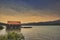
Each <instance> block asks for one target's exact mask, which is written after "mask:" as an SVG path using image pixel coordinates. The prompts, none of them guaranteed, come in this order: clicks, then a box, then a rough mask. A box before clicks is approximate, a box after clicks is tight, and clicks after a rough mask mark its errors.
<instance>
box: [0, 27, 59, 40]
mask: <svg viewBox="0 0 60 40" xmlns="http://www.w3.org/2000/svg"><path fill="white" fill-rule="evenodd" d="M28 27H30V26H28ZM31 27H32V28H21V33H22V34H23V36H24V37H25V40H60V26H31ZM5 33H6V30H5V29H3V30H0V34H5ZM18 33H19V32H18Z"/></svg>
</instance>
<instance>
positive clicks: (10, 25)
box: [6, 21, 21, 30]
mask: <svg viewBox="0 0 60 40" xmlns="http://www.w3.org/2000/svg"><path fill="white" fill-rule="evenodd" d="M6 29H7V30H20V29H21V22H20V21H8V22H7V26H6Z"/></svg>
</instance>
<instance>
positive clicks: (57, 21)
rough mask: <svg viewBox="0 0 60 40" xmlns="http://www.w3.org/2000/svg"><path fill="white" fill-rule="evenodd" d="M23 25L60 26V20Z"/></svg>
mask: <svg viewBox="0 0 60 40" xmlns="http://www.w3.org/2000/svg"><path fill="white" fill-rule="evenodd" d="M22 25H60V20H55V21H47V22H33V23H23V24H22Z"/></svg>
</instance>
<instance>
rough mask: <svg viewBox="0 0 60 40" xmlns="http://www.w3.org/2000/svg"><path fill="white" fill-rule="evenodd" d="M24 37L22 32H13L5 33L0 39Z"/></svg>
mask: <svg viewBox="0 0 60 40" xmlns="http://www.w3.org/2000/svg"><path fill="white" fill-rule="evenodd" d="M21 39H24V36H23V35H22V34H17V33H15V32H12V33H8V34H7V35H4V36H0V40H21Z"/></svg>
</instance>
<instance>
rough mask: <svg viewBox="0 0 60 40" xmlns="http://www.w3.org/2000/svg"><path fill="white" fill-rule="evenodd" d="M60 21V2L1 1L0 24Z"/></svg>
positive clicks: (34, 0) (41, 0)
mask: <svg viewBox="0 0 60 40" xmlns="http://www.w3.org/2000/svg"><path fill="white" fill-rule="evenodd" d="M53 20H60V0H0V22H4V23H6V22H7V21H21V22H22V23H27V22H44V21H53Z"/></svg>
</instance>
